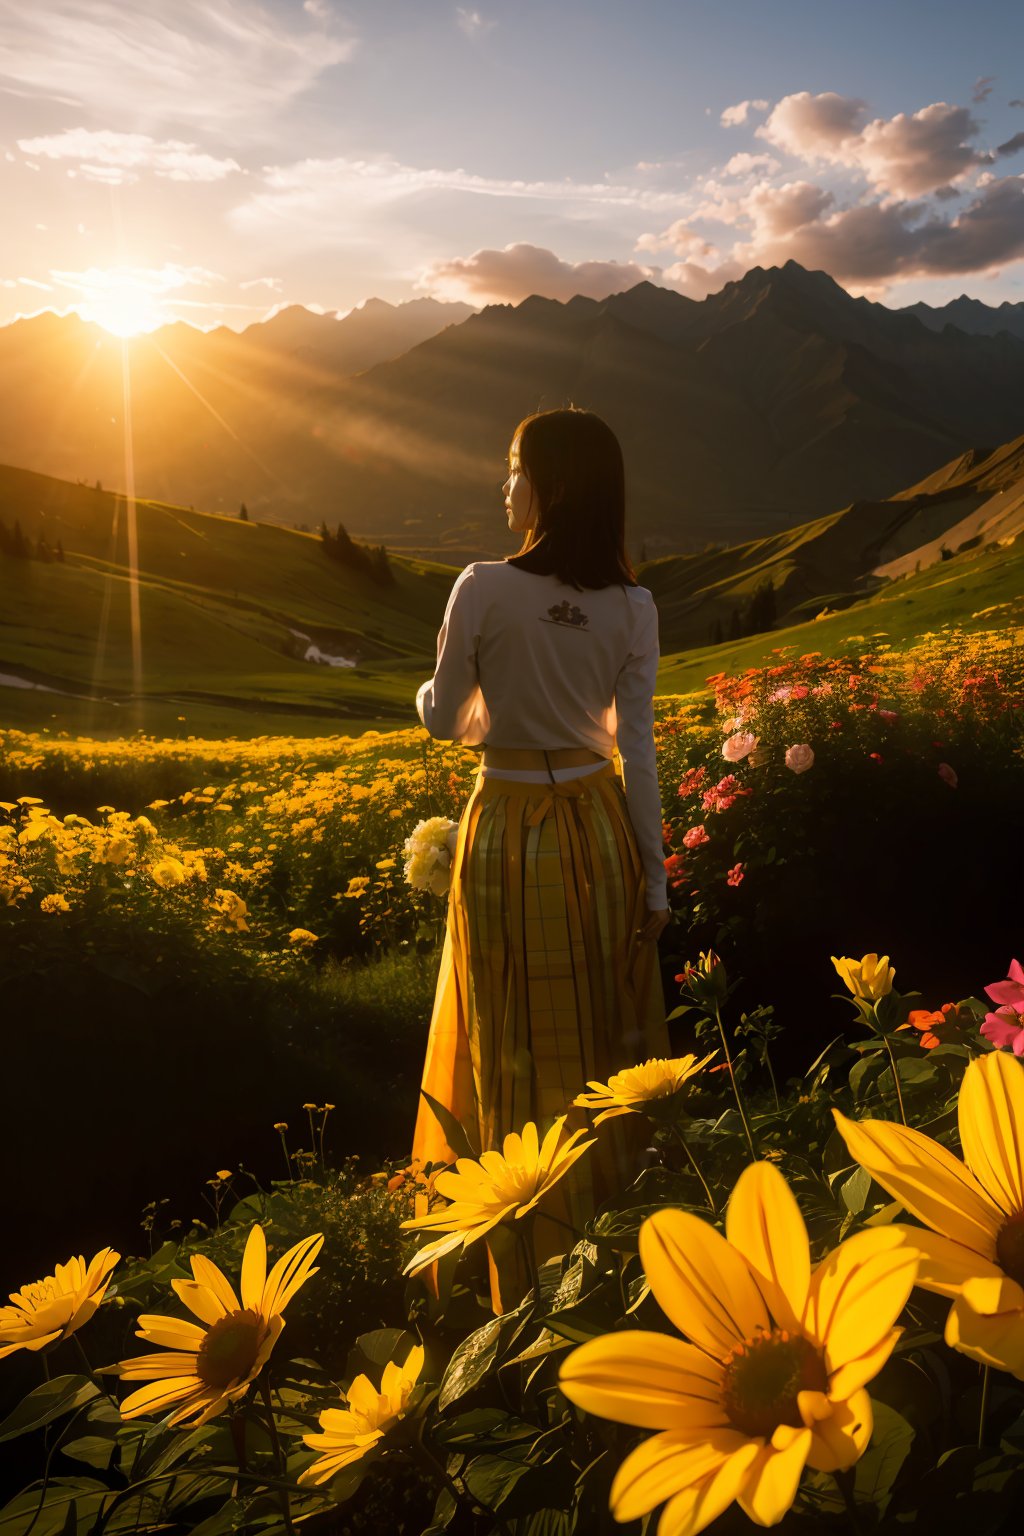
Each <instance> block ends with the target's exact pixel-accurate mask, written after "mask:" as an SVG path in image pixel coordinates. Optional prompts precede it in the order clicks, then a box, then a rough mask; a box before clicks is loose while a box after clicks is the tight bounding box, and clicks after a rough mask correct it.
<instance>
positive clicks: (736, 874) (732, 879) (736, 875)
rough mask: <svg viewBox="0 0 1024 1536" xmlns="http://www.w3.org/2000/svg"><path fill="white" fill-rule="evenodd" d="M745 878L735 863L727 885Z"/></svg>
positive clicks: (734, 883) (735, 883)
mask: <svg viewBox="0 0 1024 1536" xmlns="http://www.w3.org/2000/svg"><path fill="white" fill-rule="evenodd" d="M742 879H743V865H742V864H734V865H733V867H732V869H730V871H729V873H728V874H727V875H726V877H725V883H726V885H739V884H740V882H741V881H742ZM1022 1033H1024V1031H1022Z"/></svg>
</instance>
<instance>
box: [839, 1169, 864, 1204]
mask: <svg viewBox="0 0 1024 1536" xmlns="http://www.w3.org/2000/svg"><path fill="white" fill-rule="evenodd" d="M870 1188H871V1175H870V1173H868V1171H867V1169H866V1168H857V1169H855V1170H854V1172H853V1173H851V1174H850V1177H849V1178H848V1179H847V1180H846V1182H845V1183H843V1184H841V1185H840V1186H839V1193H840V1195H841V1197H842V1201H843V1204H844V1205H845V1206H846V1209H847V1210H848V1211H849V1212H850V1215H851V1216H859V1215H860V1213H861V1211H862V1210H863V1209H864V1204H865V1202H866V1200H867V1198H868V1190H869V1189H870Z"/></svg>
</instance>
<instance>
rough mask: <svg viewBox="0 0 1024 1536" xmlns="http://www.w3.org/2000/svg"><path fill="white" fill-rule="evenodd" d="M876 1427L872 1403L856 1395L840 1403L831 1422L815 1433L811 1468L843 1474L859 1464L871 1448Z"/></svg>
mask: <svg viewBox="0 0 1024 1536" xmlns="http://www.w3.org/2000/svg"><path fill="white" fill-rule="evenodd" d="M874 1427H875V1420H874V1416H873V1414H872V1412H871V1399H870V1397H869V1396H868V1394H867V1393H866V1392H855V1393H854V1394H853V1396H852V1397H851V1398H849V1400H848V1401H847V1402H845V1403H836V1404H835V1406H834V1408H833V1411H832V1413H831V1414H830V1416H829V1417H828V1418H827V1419H822V1420H821V1422H820V1423H817V1424H815V1426H814V1428H813V1430H812V1431H811V1448H810V1450H809V1451H808V1453H807V1465H808V1466H809V1467H813V1468H814V1470H815V1471H816V1472H842V1471H845V1470H846V1468H847V1467H852V1466H853V1464H854V1462H855V1461H859V1460H860V1458H861V1456H863V1454H864V1452H865V1451H866V1450H867V1448H868V1441H869V1440H870V1439H871V1431H872V1430H873V1429H874Z"/></svg>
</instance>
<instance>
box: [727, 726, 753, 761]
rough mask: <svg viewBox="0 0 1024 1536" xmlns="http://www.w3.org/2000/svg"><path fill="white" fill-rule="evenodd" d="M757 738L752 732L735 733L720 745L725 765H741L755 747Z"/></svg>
mask: <svg viewBox="0 0 1024 1536" xmlns="http://www.w3.org/2000/svg"><path fill="white" fill-rule="evenodd" d="M757 740H758V738H757V737H756V736H755V735H754V734H753V732H752V731H736V732H735V733H734V734H733V735H732V736H727V737H726V739H725V741H724V742H723V743H722V756H723V757H724V758H725V760H726V762H727V763H741V762H742V761H743V759H744V758H745V757H747V756H748V755H749V754H750V753H751V752H753V750H754V748H755V747H756V746H757Z"/></svg>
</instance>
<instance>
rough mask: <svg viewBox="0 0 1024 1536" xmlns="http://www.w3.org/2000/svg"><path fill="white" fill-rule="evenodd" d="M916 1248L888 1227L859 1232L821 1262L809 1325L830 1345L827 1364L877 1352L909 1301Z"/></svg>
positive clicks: (833, 1365)
mask: <svg viewBox="0 0 1024 1536" xmlns="http://www.w3.org/2000/svg"><path fill="white" fill-rule="evenodd" d="M917 1263H918V1259H917V1252H916V1250H914V1249H912V1248H909V1247H908V1246H907V1245H906V1244H905V1243H904V1242H903V1241H902V1238H901V1235H900V1234H899V1233H898V1232H893V1231H892V1230H891V1229H890V1228H887V1227H877V1228H875V1229H873V1230H871V1231H864V1232H858V1233H857V1234H856V1236H855V1237H850V1238H847V1240H846V1242H845V1243H840V1244H839V1247H838V1248H836V1249H835V1250H834V1251H833V1252H832V1253H830V1254H829V1255H828V1257H827V1258H826V1259H823V1260H822V1262H821V1263H820V1264H819V1265H818V1267H817V1269H816V1270H815V1271H814V1274H813V1276H812V1278H811V1292H810V1296H809V1297H808V1300H807V1326H808V1327H809V1329H810V1331H811V1332H812V1333H813V1335H814V1337H815V1338H816V1339H817V1340H818V1343H819V1344H820V1345H821V1346H822V1348H823V1349H824V1350H825V1356H826V1362H827V1366H828V1370H829V1372H830V1373H831V1372H832V1371H838V1370H839V1368H840V1366H843V1365H846V1364H847V1363H848V1362H850V1361H852V1360H859V1359H861V1357H862V1356H864V1355H870V1354H873V1353H874V1351H875V1350H876V1349H877V1348H878V1346H879V1344H880V1343H881V1342H882V1340H883V1339H884V1338H886V1336H887V1335H888V1333H889V1331H890V1329H891V1328H892V1325H893V1323H894V1322H895V1321H896V1319H897V1317H898V1316H899V1315H900V1312H901V1311H902V1310H903V1307H904V1305H905V1303H906V1300H907V1297H908V1296H909V1295H910V1292H911V1290H912V1289H913V1285H914V1277H915V1275H916V1274H917Z"/></svg>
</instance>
